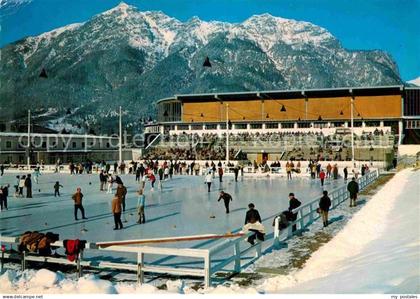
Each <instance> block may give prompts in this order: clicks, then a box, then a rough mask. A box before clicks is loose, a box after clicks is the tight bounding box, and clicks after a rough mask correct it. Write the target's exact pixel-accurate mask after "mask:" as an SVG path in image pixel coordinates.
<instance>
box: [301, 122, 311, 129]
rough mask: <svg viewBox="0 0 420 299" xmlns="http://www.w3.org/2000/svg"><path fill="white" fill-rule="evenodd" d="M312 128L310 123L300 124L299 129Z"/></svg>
mask: <svg viewBox="0 0 420 299" xmlns="http://www.w3.org/2000/svg"><path fill="white" fill-rule="evenodd" d="M310 127H311V123H310V122H303V123H298V128H310Z"/></svg>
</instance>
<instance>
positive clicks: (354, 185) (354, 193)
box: [347, 177, 359, 207]
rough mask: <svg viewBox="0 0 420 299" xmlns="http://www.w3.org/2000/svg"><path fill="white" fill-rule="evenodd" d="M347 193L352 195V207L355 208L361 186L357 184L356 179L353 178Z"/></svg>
mask: <svg viewBox="0 0 420 299" xmlns="http://www.w3.org/2000/svg"><path fill="white" fill-rule="evenodd" d="M347 191H349V193H350V207H355V206H356V201H357V193H359V184H358V183H357V182H356V178H355V177H353V178H352V179H351V181H350V182H349V183H348V185H347Z"/></svg>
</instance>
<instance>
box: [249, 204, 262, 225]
mask: <svg viewBox="0 0 420 299" xmlns="http://www.w3.org/2000/svg"><path fill="white" fill-rule="evenodd" d="M248 208H249V210H248V211H247V212H246V215H245V224H248V223H255V222H257V221H258V222H259V223H261V222H262V221H261V216H260V213H259V212H258V210H256V209H255V205H254V204H253V203H250V204H249V205H248Z"/></svg>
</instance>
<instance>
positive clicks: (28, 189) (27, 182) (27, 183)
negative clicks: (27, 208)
mask: <svg viewBox="0 0 420 299" xmlns="http://www.w3.org/2000/svg"><path fill="white" fill-rule="evenodd" d="M25 187H26V198H32V180H31V175H30V174H28V176H27V177H26V179H25Z"/></svg>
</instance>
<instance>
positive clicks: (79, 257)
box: [76, 250, 83, 278]
mask: <svg viewBox="0 0 420 299" xmlns="http://www.w3.org/2000/svg"><path fill="white" fill-rule="evenodd" d="M82 252H83V250H81V251H80V252H79V254H78V256H77V262H76V263H77V265H76V267H77V278H80V277H82V265H81V264H80V260H81V259H82V256H83V255H82Z"/></svg>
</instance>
